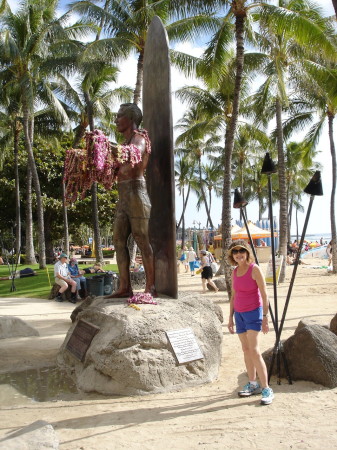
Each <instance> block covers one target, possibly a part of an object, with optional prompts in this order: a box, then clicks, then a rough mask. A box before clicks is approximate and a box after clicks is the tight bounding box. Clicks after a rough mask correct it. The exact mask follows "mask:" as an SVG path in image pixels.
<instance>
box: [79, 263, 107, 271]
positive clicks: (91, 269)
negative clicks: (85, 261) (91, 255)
mask: <svg viewBox="0 0 337 450" xmlns="http://www.w3.org/2000/svg"><path fill="white" fill-rule="evenodd" d="M82 273H105V270H103V269H102V264H100V263H97V264H94V265H93V266H92V267H86V268H85V269H83V270H82Z"/></svg>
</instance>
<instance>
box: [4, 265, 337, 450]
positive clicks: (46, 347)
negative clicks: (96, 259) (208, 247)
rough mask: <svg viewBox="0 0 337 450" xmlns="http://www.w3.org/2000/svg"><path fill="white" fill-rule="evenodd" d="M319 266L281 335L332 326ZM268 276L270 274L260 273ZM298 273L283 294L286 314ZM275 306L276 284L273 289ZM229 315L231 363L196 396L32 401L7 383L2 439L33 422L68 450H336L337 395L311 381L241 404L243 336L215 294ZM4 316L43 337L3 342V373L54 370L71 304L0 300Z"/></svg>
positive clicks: (301, 272)
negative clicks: (300, 327)
mask: <svg viewBox="0 0 337 450" xmlns="http://www.w3.org/2000/svg"><path fill="white" fill-rule="evenodd" d="M308 262H309V263H310V264H312V265H315V266H317V268H313V267H311V266H300V267H299V268H298V272H297V277H296V281H295V286H294V289H293V294H292V297H291V301H290V304H289V309H288V314H287V320H286V323H285V326H284V332H283V335H282V337H283V338H286V337H288V336H290V335H291V334H293V332H294V330H295V328H296V327H297V324H298V322H299V320H301V319H302V318H305V319H308V320H311V321H313V322H315V323H319V324H329V323H330V320H331V319H332V317H333V316H334V315H335V314H336V309H337V308H336V302H337V295H336V294H337V278H336V276H333V275H329V274H328V273H327V271H326V269H322V268H318V267H320V266H322V265H324V264H326V261H320V260H312V261H308ZM262 268H263V269H264V266H263V265H262ZM291 271H292V268H291V267H288V268H287V279H286V282H285V283H283V284H282V285H281V286H279V288H278V306H279V307H278V310H279V316H281V313H282V311H283V305H284V301H285V298H286V294H287V291H288V286H289V281H290V277H291ZM179 290H180V291H183V290H188V291H191V292H193V291H195V292H201V280H200V277H199V276H195V277H191V276H190V275H189V274H185V273H181V274H179ZM268 291H269V294H270V297H271V298H272V291H273V290H272V286H269V287H268ZM205 295H206V296H207V297H209V298H211V299H212V300H213V301H214V302H216V303H218V304H219V305H220V306H221V308H222V309H223V312H224V317H225V323H224V324H223V333H224V340H223V357H222V365H221V369H220V373H219V377H218V380H217V381H216V382H214V383H212V384H207V385H203V386H200V387H195V388H192V389H188V390H184V391H180V392H173V393H166V394H158V395H149V396H142V397H141V396H139V397H113V398H111V397H109V398H107V397H103V396H97V395H78V394H77V395H74V394H68V395H63V396H62V398H61V399H58V400H54V401H48V402H33V401H32V400H31V399H29V398H27V397H25V396H24V395H23V394H22V393H20V392H17V391H15V390H14V388H13V387H12V386H10V385H0V405H1V409H0V441H1V439H3V438H5V437H6V436H8V435H9V434H10V433H12V432H14V431H16V430H18V429H20V428H21V427H23V426H26V425H28V424H30V423H32V422H34V421H35V420H39V419H42V420H45V421H47V422H49V423H51V424H52V425H53V427H54V428H55V430H56V431H57V434H58V436H59V439H60V449H62V450H66V449H67V450H68V449H85V450H95V449H99V450H104V449H124V448H127V449H197V448H200V449H220V448H221V449H321V448H325V449H336V448H337V420H336V413H337V402H336V400H337V396H336V394H337V388H335V389H327V388H325V387H323V386H320V385H316V384H314V383H311V382H304V381H295V382H294V383H293V384H292V385H289V384H288V382H287V381H286V380H282V383H281V385H278V384H277V381H276V379H275V378H272V381H271V385H272V387H273V389H274V391H275V400H274V402H273V404H272V405H269V406H261V405H260V404H259V399H258V398H256V397H252V398H247V399H240V398H239V397H238V396H237V390H238V388H239V387H240V386H242V385H243V384H245V382H246V374H245V367H244V362H243V358H242V353H241V349H240V345H239V339H238V338H237V336H232V335H230V334H229V333H228V331H227V327H226V322H227V317H228V309H229V304H228V299H227V296H226V294H225V293H220V292H219V293H216V294H215V293H211V292H209V293H207V294H205ZM0 305H1V313H2V315H14V316H17V317H20V318H22V319H23V320H25V321H26V322H27V323H29V324H30V325H32V326H33V327H35V328H36V329H38V331H39V333H40V337H31V338H16V339H5V340H2V341H0V361H1V365H0V372H1V373H6V372H10V371H16V370H22V369H23V368H34V367H35V368H36V367H45V366H48V365H52V364H53V362H54V359H55V355H56V353H57V350H58V348H59V347H60V345H61V343H62V342H63V339H64V336H65V334H66V332H67V330H68V328H69V325H70V319H69V316H70V313H71V311H72V309H73V305H72V304H70V303H64V304H63V303H56V302H54V301H50V300H37V299H15V298H13V299H0ZM274 341H275V334H274V332H273V330H271V331H270V333H269V334H268V335H266V336H261V349H262V350H266V349H268V348H270V347H272V345H273V343H274Z"/></svg>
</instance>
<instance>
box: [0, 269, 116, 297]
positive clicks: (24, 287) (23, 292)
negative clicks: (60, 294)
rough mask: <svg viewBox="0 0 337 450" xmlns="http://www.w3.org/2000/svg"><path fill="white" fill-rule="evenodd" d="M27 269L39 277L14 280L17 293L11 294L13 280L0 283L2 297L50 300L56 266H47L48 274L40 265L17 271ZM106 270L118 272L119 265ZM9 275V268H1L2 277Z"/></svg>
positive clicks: (0, 275) (0, 274)
mask: <svg viewBox="0 0 337 450" xmlns="http://www.w3.org/2000/svg"><path fill="white" fill-rule="evenodd" d="M26 267H30V268H31V269H33V270H35V271H36V272H37V273H38V275H37V276H35V277H26V278H16V279H15V280H14V281H15V287H16V291H13V292H11V286H12V280H5V281H0V297H2V298H3V297H27V298H46V299H47V298H48V296H49V293H50V289H51V286H52V285H53V284H54V265H53V264H49V265H47V269H48V273H47V269H44V270H40V269H39V266H38V264H36V265H32V266H27V265H24V264H22V265H19V266H18V267H17V270H21V269H25V268H26ZM83 267H86V266H80V268H83ZM88 267H89V266H88ZM104 270H106V271H108V270H112V271H114V272H118V270H117V264H106V265H105V266H104ZM48 274H49V279H50V283H49V279H48ZM8 275H9V270H8V266H0V277H7V276H8ZM85 276H90V275H85Z"/></svg>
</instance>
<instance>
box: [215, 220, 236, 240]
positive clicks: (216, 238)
mask: <svg viewBox="0 0 337 450" xmlns="http://www.w3.org/2000/svg"><path fill="white" fill-rule="evenodd" d="M238 230H241V227H240V226H239V225H237V224H235V225H233V226H232V228H231V235H232V238H233V234H234V233H236V232H237V231H238ZM221 239H222V234H217V235H216V236H214V240H215V241H221Z"/></svg>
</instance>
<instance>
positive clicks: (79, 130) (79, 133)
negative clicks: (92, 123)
mask: <svg viewBox="0 0 337 450" xmlns="http://www.w3.org/2000/svg"><path fill="white" fill-rule="evenodd" d="M88 125H89V124H88V123H86V122H81V123H80V124H79V125H78V127H76V128H75V130H74V131H75V138H74V141H73V148H78V146H79V144H80V142H81V139H83V136H84V134H85V130H86V129H87V126H88Z"/></svg>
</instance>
